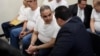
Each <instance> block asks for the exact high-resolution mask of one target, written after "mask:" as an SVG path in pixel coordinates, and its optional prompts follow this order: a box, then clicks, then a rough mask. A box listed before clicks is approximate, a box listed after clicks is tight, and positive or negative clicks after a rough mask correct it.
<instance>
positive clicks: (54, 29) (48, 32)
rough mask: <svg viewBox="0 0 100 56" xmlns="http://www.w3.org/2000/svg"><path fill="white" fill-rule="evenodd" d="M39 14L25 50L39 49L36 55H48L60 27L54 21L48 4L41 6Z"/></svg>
mask: <svg viewBox="0 0 100 56" xmlns="http://www.w3.org/2000/svg"><path fill="white" fill-rule="evenodd" d="M40 14H41V17H39V19H38V21H37V23H36V26H35V27H34V33H33V36H32V39H31V43H30V46H29V47H28V49H27V50H26V52H27V53H29V54H32V53H33V52H35V51H37V50H39V51H38V56H48V54H49V53H50V51H51V50H52V47H53V45H54V43H55V39H56V35H57V33H58V31H59V29H60V27H59V26H58V24H57V23H56V19H55V18H54V16H53V14H52V11H51V9H50V7H49V6H46V5H44V6H42V7H41V8H40Z"/></svg>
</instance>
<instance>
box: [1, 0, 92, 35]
mask: <svg viewBox="0 0 100 56" xmlns="http://www.w3.org/2000/svg"><path fill="white" fill-rule="evenodd" d="M22 1H23V0H0V7H1V8H0V26H1V24H2V23H3V22H6V21H9V20H11V19H13V18H14V17H15V16H16V15H17V14H18V11H19V8H20V6H21V5H22ZM42 2H43V0H38V4H39V6H40V5H41V3H42ZM67 2H68V4H69V5H70V4H73V3H76V2H77V0H67ZM88 3H89V4H92V0H88ZM1 33H2V29H1V27H0V34H1Z"/></svg>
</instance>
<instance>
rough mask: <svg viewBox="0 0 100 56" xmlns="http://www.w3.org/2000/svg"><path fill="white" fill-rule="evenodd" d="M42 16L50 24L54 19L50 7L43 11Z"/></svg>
mask: <svg viewBox="0 0 100 56" xmlns="http://www.w3.org/2000/svg"><path fill="white" fill-rule="evenodd" d="M41 17H42V18H43V20H44V22H45V23H46V24H50V23H51V21H52V19H53V16H52V11H51V10H50V9H46V10H44V11H42V12H41Z"/></svg>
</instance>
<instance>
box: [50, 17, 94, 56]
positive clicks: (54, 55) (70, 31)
mask: <svg viewBox="0 0 100 56" xmlns="http://www.w3.org/2000/svg"><path fill="white" fill-rule="evenodd" d="M92 54H93V50H92V46H91V39H90V36H89V34H88V33H87V31H86V30H85V27H84V25H83V23H82V22H81V20H80V19H79V18H78V17H73V18H72V19H71V20H70V21H69V22H67V23H66V24H65V25H64V26H63V27H62V28H61V29H60V31H59V32H58V35H57V39H56V42H55V46H54V48H53V50H52V52H51V53H50V55H49V56H93V55H92Z"/></svg>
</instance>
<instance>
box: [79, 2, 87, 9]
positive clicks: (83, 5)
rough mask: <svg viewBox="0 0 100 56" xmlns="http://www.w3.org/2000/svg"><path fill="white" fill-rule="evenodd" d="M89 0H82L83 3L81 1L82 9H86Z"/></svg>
mask: <svg viewBox="0 0 100 56" xmlns="http://www.w3.org/2000/svg"><path fill="white" fill-rule="evenodd" d="M86 4H87V1H81V3H79V4H78V5H79V7H80V9H84V8H85V7H86Z"/></svg>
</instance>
